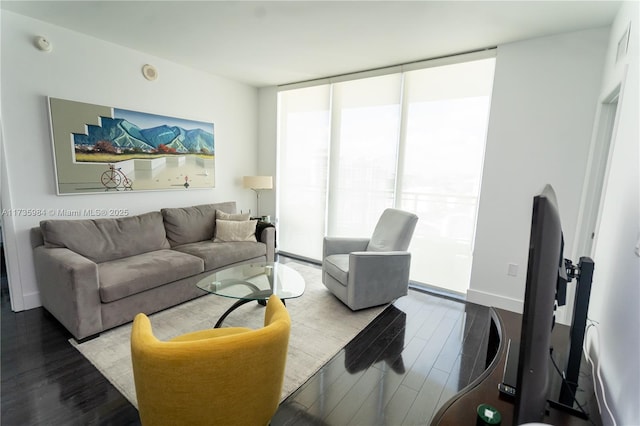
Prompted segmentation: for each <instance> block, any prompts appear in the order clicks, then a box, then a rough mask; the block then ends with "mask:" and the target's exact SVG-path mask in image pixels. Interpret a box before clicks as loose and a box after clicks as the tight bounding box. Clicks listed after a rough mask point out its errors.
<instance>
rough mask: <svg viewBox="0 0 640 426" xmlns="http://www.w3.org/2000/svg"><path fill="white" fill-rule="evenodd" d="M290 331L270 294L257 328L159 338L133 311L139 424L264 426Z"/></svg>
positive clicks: (276, 398) (274, 403) (278, 388)
mask: <svg viewBox="0 0 640 426" xmlns="http://www.w3.org/2000/svg"><path fill="white" fill-rule="evenodd" d="M290 330H291V319H290V317H289V313H288V312H287V309H286V307H285V306H284V304H283V303H282V301H281V300H280V299H279V298H278V297H277V296H275V295H273V296H271V297H270V298H269V301H268V303H267V307H266V311H265V318H264V327H263V328H260V329H257V330H252V329H249V328H243V327H226V328H216V329H210V330H202V331H196V332H193V333H187V334H184V335H182V336H178V337H175V338H173V339H171V340H169V341H160V340H158V339H157V338H156V337H155V336H154V335H153V331H152V329H151V322H150V321H149V318H148V317H147V316H146V315H144V314H138V315H137V316H136V317H135V319H134V321H133V328H132V330H131V358H132V363H133V377H134V380H135V385H136V394H137V397H138V410H139V412H140V420H141V421H142V424H143V425H145V426H162V425H189V426H196V425H242V426H247V425H268V424H269V422H270V420H271V418H272V417H273V415H274V414H275V412H276V410H277V409H278V404H279V402H280V394H281V392H282V382H283V380H284V367H285V362H286V357H287V348H288V345H289V333H290Z"/></svg>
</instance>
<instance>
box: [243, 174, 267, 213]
mask: <svg viewBox="0 0 640 426" xmlns="http://www.w3.org/2000/svg"><path fill="white" fill-rule="evenodd" d="M242 186H244V187H245V188H248V189H252V190H253V191H254V192H255V193H256V217H260V190H262V189H273V177H272V176H244V177H243V178H242Z"/></svg>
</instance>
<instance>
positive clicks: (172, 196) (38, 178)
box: [0, 11, 258, 310]
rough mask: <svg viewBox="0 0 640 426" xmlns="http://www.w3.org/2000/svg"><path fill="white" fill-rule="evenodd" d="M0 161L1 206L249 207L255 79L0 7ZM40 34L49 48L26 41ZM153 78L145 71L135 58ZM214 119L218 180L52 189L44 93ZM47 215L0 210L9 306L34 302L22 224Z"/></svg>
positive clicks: (26, 234) (252, 196) (34, 289)
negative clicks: (210, 184) (141, 188)
mask: <svg viewBox="0 0 640 426" xmlns="http://www.w3.org/2000/svg"><path fill="white" fill-rule="evenodd" d="M1 19H2V33H1V37H2V38H1V43H2V45H1V54H2V56H1V59H2V76H1V89H2V92H1V100H2V105H1V119H2V121H1V125H2V129H1V130H2V133H0V134H1V135H2V143H3V146H2V147H0V148H2V149H0V154H2V161H1V167H2V170H0V171H1V172H2V173H1V176H2V182H1V189H2V192H1V194H0V195H1V200H2V209H5V210H7V209H29V208H32V209H56V210H57V209H60V208H66V209H80V210H82V209H85V208H126V209H128V210H129V212H130V214H138V213H143V212H146V211H150V210H157V209H160V208H162V207H176V206H189V205H194V204H203V203H208V202H217V201H228V200H235V201H236V202H237V206H238V209H245V210H246V209H249V208H251V209H255V194H254V193H253V192H252V191H249V190H245V189H242V185H241V177H242V176H243V175H250V174H255V173H256V172H257V168H256V167H257V151H256V144H257V126H258V124H257V100H258V97H257V89H256V88H254V87H251V86H247V85H244V84H240V83H237V82H234V81H231V80H227V79H223V78H220V77H217V76H212V75H210V74H206V73H203V72H200V71H195V70H193V69H190V68H187V67H184V66H182V65H179V64H175V63H171V62H168V61H165V60H162V59H159V58H156V57H153V56H150V55H148V54H145V53H142V52H137V51H134V50H131V49H128V48H124V47H121V46H118V45H115V44H111V43H107V42H104V41H101V40H98V39H95V38H91V37H87V36H84V35H81V34H79V33H75V32H72V31H68V30H66V29H63V28H60V27H56V26H52V25H50V24H47V23H43V22H40V21H37V20H33V19H31V18H26V17H23V16H21V15H17V14H14V13H11V12H6V11H2V17H1ZM36 35H44V36H46V37H47V38H49V39H50V41H51V42H52V44H53V51H52V52H50V53H44V52H41V51H39V50H37V49H36V48H35V47H34V46H33V41H32V40H33V38H34V37H35V36H36ZM145 63H150V64H153V65H155V66H156V67H157V68H158V71H159V78H158V80H156V81H154V82H149V81H147V80H145V79H144V78H143V76H142V74H141V67H142V66H143V65H144V64H145ZM47 96H52V97H57V98H63V99H70V100H75V101H81V102H88V103H94V104H98V105H109V106H114V107H120V108H126V109H132V110H139V111H143V112H150V113H156V114H163V115H170V116H176V117H182V118H190V119H195V120H202V121H213V122H214V126H215V127H214V133H215V140H216V173H215V177H216V187H215V189H212V190H202V189H200V190H182V191H158V192H136V193H109V194H96V195H67V196H57V195H56V190H55V177H54V170H53V154H52V149H51V137H50V131H49V122H48V109H47V103H46V97H47ZM44 218H45V217H12V216H6V215H5V216H4V217H2V220H3V232H4V236H5V239H4V242H5V250H6V255H7V258H8V262H7V263H8V273H9V282H10V287H11V299H12V304H13V307H14V310H22V309H29V308H32V307H36V306H39V305H40V301H39V298H38V289H37V285H36V281H35V273H34V268H33V259H32V254H31V246H30V243H29V229H30V228H31V227H33V226H37V225H38V223H39V221H40V220H41V219H44Z"/></svg>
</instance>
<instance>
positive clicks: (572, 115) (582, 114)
mask: <svg viewBox="0 0 640 426" xmlns="http://www.w3.org/2000/svg"><path fill="white" fill-rule="evenodd" d="M608 31H609V30H608V28H601V29H593V30H586V31H580V32H573V33H567V34H560V35H555V36H550V37H542V38H536V39H531V40H525V41H520V42H515V43H510V44H505V45H501V46H498V53H497V60H496V71H495V82H494V87H493V97H492V101H491V116H490V119H489V129H488V135H487V145H486V153H485V161H484V169H483V177H482V187H481V191H480V202H479V210H478V222H477V231H476V239H475V247H474V252H473V266H472V271H471V283H470V289H469V291H468V292H467V300H469V301H471V302H475V303H480V304H484V305H488V306H497V307H500V308H504V309H508V310H512V311H516V312H522V307H523V304H522V301H523V299H524V288H525V278H526V270H527V257H528V247H529V233H530V229H531V208H532V200H533V196H534V195H535V194H537V193H539V192H540V191H541V190H542V188H543V187H544V185H545V184H547V183H549V184H551V185H553V187H554V189H555V191H556V194H557V197H558V204H559V208H560V213H561V221H562V227H563V231H564V238H565V256H566V257H570V253H571V250H572V245H573V241H574V238H575V233H576V224H577V218H578V210H579V207H580V197H581V194H582V187H583V180H584V177H585V173H586V165H587V159H588V152H589V143H590V141H591V132H592V129H593V122H594V118H595V112H596V106H597V101H598V95H599V90H600V84H601V81H602V69H603V61H604V54H605V51H606V47H607V40H608ZM510 263H513V264H516V265H518V275H517V276H515V277H513V276H509V275H507V268H508V264H510Z"/></svg>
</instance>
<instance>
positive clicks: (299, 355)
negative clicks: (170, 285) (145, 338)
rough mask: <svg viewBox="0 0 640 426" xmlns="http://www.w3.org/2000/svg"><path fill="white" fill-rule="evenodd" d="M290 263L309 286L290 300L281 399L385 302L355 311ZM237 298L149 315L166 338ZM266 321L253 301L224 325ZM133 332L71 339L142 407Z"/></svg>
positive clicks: (209, 321) (205, 324)
mask: <svg viewBox="0 0 640 426" xmlns="http://www.w3.org/2000/svg"><path fill="white" fill-rule="evenodd" d="M287 266H290V267H291V268H293V269H295V270H297V271H298V272H299V273H300V274H301V275H302V276H303V278H304V280H305V283H306V289H305V293H304V294H303V295H302V296H301V297H299V298H297V299H290V300H287V301H286V304H287V309H288V310H289V315H290V316H291V337H290V339H289V353H288V355H287V366H286V370H285V378H284V385H283V389H282V395H281V400H284V399H285V398H286V397H287V396H289V395H290V394H291V393H292V392H293V391H295V390H296V389H297V388H298V387H300V386H301V385H302V384H303V383H304V382H306V381H307V379H309V377H311V376H312V375H313V374H314V373H315V372H316V371H318V370H319V369H320V367H322V366H323V365H324V364H325V363H326V362H327V361H329V360H330V359H331V358H332V357H333V356H334V355H335V354H336V353H338V352H339V351H340V349H342V348H343V347H344V346H345V345H346V344H347V343H348V342H349V341H350V340H351V339H353V338H354V337H355V336H356V335H357V334H358V333H359V332H360V331H361V330H362V329H363V328H364V327H366V326H367V324H369V323H370V322H371V321H372V320H373V319H374V318H375V317H376V316H377V315H378V314H379V313H380V312H382V310H383V309H384V306H383V307H376V308H370V309H364V310H361V311H357V312H353V311H351V310H350V309H349V308H348V307H346V306H345V305H343V304H342V303H341V302H340V301H339V300H338V299H336V298H335V297H334V296H333V295H332V294H331V293H329V291H328V290H327V289H326V288H325V287H324V285H323V284H322V281H321V271H320V269H316V268H312V267H309V266H306V265H301V264H298V263H291V262H290V263H287ZM234 302H235V300H233V299H228V298H224V297H220V296H215V295H207V296H203V297H200V298H198V299H195V300H192V301H190V302H187V303H183V304H182V305H179V306H176V307H173V308H171V309H167V310H166V311H162V312H158V313H156V314H153V315H150V317H149V318H150V319H151V324H152V327H153V331H154V334H155V335H156V336H157V337H158V338H159V339H161V340H166V339H170V338H172V337H175V336H178V335H181V334H184V333H187V332H190V331H196V330H202V329H206V328H211V327H213V326H214V324H215V323H216V321H217V320H218V318H219V317H220V316H222V314H223V313H224V312H225V311H226V310H227V309H228V308H229V307H230V306H231V305H232V304H233V303H234ZM263 322H264V308H263V307H262V306H259V305H258V304H257V303H248V304H246V305H244V306H241V307H239V308H238V309H237V310H235V311H233V312H232V313H231V314H230V315H229V316H228V317H227V318H226V319H225V322H224V324H223V326H228V327H239V326H242V327H250V328H260V327H262V324H263ZM130 334H131V323H129V324H125V325H123V326H120V327H118V328H115V329H112V330H109V331H107V332H104V333H102V334H101V335H100V337H98V338H96V339H93V340H90V341H88V342H85V343H82V344H77V343H76V342H75V340H73V339H71V340H70V341H69V342H70V343H71V345H73V346H74V347H75V348H76V349H78V351H80V353H82V355H84V356H85V357H86V358H87V359H88V360H89V361H90V362H91V363H92V364H93V365H95V366H96V367H97V368H98V370H99V371H100V372H101V373H102V374H103V375H104V376H105V377H106V378H107V379H108V380H109V381H110V382H111V383H112V384H113V385H114V386H115V387H116V388H117V389H118V390H119V391H120V392H121V393H122V394H123V395H124V396H125V397H126V398H127V399H128V400H129V401H130V402H131V403H132V404H133V405H134V406H136V407H137V406H138V404H137V401H136V394H135V385H134V382H133V373H132V369H131V349H130V346H129V344H130V343H129V338H130Z"/></svg>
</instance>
